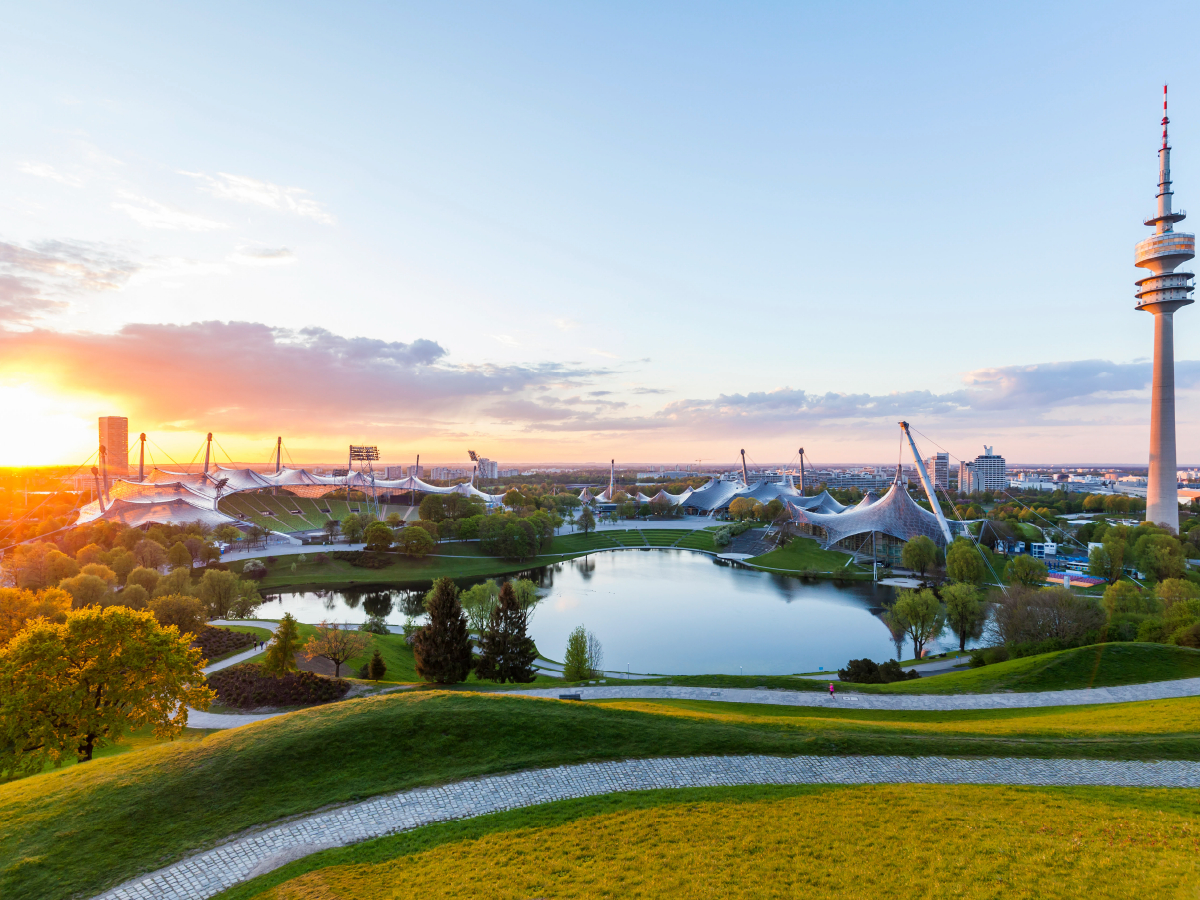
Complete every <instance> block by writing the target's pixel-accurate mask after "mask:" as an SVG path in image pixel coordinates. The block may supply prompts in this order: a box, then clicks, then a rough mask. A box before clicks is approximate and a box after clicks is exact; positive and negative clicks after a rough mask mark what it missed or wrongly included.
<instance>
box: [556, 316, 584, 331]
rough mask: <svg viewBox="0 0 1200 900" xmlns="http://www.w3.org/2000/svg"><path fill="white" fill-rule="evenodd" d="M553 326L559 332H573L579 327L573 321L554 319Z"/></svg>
mask: <svg viewBox="0 0 1200 900" xmlns="http://www.w3.org/2000/svg"><path fill="white" fill-rule="evenodd" d="M554 324H555V326H556V327H557V328H558V329H559V331H574V330H575V329H576V328H578V327H579V323H578V322H576V321H575V320H574V319H555V320H554Z"/></svg>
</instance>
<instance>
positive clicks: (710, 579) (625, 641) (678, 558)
mask: <svg viewBox="0 0 1200 900" xmlns="http://www.w3.org/2000/svg"><path fill="white" fill-rule="evenodd" d="M526 577H530V578H533V579H534V580H535V581H536V582H538V583H539V584H540V585H541V587H542V588H543V592H544V594H545V597H544V599H543V600H542V601H541V602H540V603H539V604H538V605H537V607H536V609H535V611H534V613H533V616H532V618H531V620H530V633H531V634H532V636H533V638H534V639H535V640H536V641H537V645H538V649H539V650H541V652H542V653H543V654H544V655H545V656H547V657H549V658H551V659H558V660H561V659H562V656H563V651H564V650H565V648H566V644H567V635H568V634H569V633H570V632H571V630H572V629H573V628H575V627H576V626H577V625H583V626H585V627H586V628H587V629H588V630H589V631H592V632H594V633H595V635H596V636H597V637H598V638H599V639H600V642H601V644H602V645H603V646H604V666H605V668H606V669H609V670H619V671H625V670H626V669H628V670H630V671H632V672H644V673H655V674H667V675H702V674H716V673H724V674H732V675H736V674H738V673H739V672H741V673H744V674H747V675H752V674H753V675H785V674H789V673H794V672H813V671H817V670H818V669H820V668H821V667H824V669H825V670H826V671H833V670H836V669H838V668H839V667H841V666H844V665H845V664H846V661H847V660H849V659H853V658H861V657H864V656H865V657H869V658H871V659H874V660H875V661H877V662H879V661H882V660H886V659H890V658H892V657H895V656H896V645H895V644H894V643H893V642H892V639H891V635H890V634H889V633H888V629H887V627H886V626H885V625H884V624H883V622H881V621H880V620H879V618H878V616H877V615H876V613H878V612H879V611H880V608H881V607H882V604H883V601H884V599H885V598H887V599H890V597H891V596H892V588H890V587H880V586H877V585H874V584H872V583H870V582H865V583H864V582H852V583H848V584H845V585H837V584H834V583H833V582H830V581H823V580H816V579H812V580H804V579H800V578H795V577H791V576H786V575H776V574H772V573H767V572H760V571H757V570H754V569H748V568H745V567H740V566H733V565H729V564H726V563H723V562H720V561H715V560H713V558H712V557H709V556H705V555H702V554H699V553H689V552H687V551H684V550H647V551H638V550H626V551H618V552H610V553H597V554H593V555H591V556H587V557H582V558H579V559H574V560H570V561H567V562H562V563H557V564H555V565H553V566H547V567H545V568H540V569H534V570H532V571H531V572H529V573H526ZM422 596H423V592H422V591H404V590H387V589H386V588H378V587H377V588H374V589H370V590H367V589H359V590H352V591H347V590H339V591H319V592H318V591H307V592H306V591H297V592H286V593H281V594H271V595H270V597H269V599H268V600H267V602H265V603H264V604H263V606H262V607H261V609H260V610H259V614H260V615H262V616H263V617H265V618H272V619H273V618H279V617H280V616H282V615H283V614H284V613H285V612H290V613H291V614H292V615H294V616H295V617H296V618H297V619H298V620H299V621H301V622H306V623H310V624H315V623H317V622H319V621H321V620H323V619H324V620H327V621H330V622H339V623H341V622H349V623H353V624H358V623H360V622H363V621H365V619H366V617H367V615H371V614H377V615H382V616H384V617H385V620H386V621H387V622H388V624H390V625H402V624H403V623H404V620H405V617H406V615H412V616H413V617H414V618H417V619H418V620H420V618H419V617H420V614H421V599H422ZM934 646H935V650H934V652H937V650H939V649H949V648H953V647H956V646H957V642H956V640H955V639H954V637H953V635H951V634H949V633H947V634H946V635H945V636H944V637H943V638H942V641H941V644H940V646H939V645H936V644H935V645H934ZM903 655H904V656H906V657H910V656H911V655H912V645H911V644H906V645H905V647H904V649H903Z"/></svg>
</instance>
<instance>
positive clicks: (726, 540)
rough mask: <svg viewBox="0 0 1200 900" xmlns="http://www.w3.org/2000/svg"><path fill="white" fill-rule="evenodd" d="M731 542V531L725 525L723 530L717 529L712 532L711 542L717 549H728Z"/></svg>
mask: <svg viewBox="0 0 1200 900" xmlns="http://www.w3.org/2000/svg"><path fill="white" fill-rule="evenodd" d="M732 540H733V529H732V528H731V527H730V526H728V525H726V526H725V527H724V528H718V529H717V530H716V531H714V532H713V536H712V542H713V546H714V547H716V548H717V549H722V548H724V547H728V546H729V544H730V542H731V541H732Z"/></svg>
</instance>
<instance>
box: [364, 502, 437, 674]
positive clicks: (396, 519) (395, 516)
mask: <svg viewBox="0 0 1200 900" xmlns="http://www.w3.org/2000/svg"><path fill="white" fill-rule="evenodd" d="M429 496H431V497H433V496H435V495H434V494H430V495H429ZM384 521H385V522H387V523H388V526H389V527H390V528H399V527H400V524H401V523H402V522H403V521H404V519H403V518H402V517H401V515H400V513H398V512H395V511H394V510H393V511H392V512H390V513H388V514H387V517H386V518H385V519H384ZM375 653H376V654H378V653H379V651H378V650H376V651H375ZM372 662H374V660H372Z"/></svg>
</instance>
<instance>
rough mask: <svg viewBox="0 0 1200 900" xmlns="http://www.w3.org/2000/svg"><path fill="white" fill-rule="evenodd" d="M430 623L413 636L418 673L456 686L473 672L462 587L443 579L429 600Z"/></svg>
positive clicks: (439, 580) (435, 586) (426, 603)
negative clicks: (460, 596) (460, 595)
mask: <svg viewBox="0 0 1200 900" xmlns="http://www.w3.org/2000/svg"><path fill="white" fill-rule="evenodd" d="M425 609H426V611H427V612H428V613H429V624H428V625H425V626H424V627H423V628H421V629H419V630H418V631H417V633H416V634H415V635H414V637H413V657H414V660H415V662H416V669H417V674H418V675H420V676H421V677H422V678H424V679H426V680H427V681H436V682H438V683H439V684H456V683H458V682H460V681H464V680H466V677H467V674H468V673H469V672H470V671H471V637H470V635H469V634H468V633H467V618H466V616H464V615H463V611H462V606H460V605H459V602H458V588H457V587H456V586H455V584H454V582H453V581H451V580H450V579H449V578H439V579H438V580H437V581H435V582H434V583H433V590H432V591H431V592H430V593H429V595H428V596H427V597H426V600H425Z"/></svg>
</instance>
